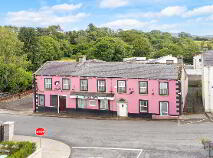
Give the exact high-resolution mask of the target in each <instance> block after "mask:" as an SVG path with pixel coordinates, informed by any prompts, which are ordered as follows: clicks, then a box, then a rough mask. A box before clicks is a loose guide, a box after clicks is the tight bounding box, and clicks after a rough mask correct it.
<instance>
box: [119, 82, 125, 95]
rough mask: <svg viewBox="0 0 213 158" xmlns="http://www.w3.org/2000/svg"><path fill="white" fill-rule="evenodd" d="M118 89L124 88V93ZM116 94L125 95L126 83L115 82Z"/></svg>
mask: <svg viewBox="0 0 213 158" xmlns="http://www.w3.org/2000/svg"><path fill="white" fill-rule="evenodd" d="M120 88H124V91H123V90H122V91H120ZM117 92H118V93H126V81H125V80H118V81H117Z"/></svg>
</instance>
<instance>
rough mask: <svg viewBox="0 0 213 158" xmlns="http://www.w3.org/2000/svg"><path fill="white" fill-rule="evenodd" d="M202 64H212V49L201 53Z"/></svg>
mask: <svg viewBox="0 0 213 158" xmlns="http://www.w3.org/2000/svg"><path fill="white" fill-rule="evenodd" d="M203 65H204V66H213V50H211V51H207V52H205V53H203Z"/></svg>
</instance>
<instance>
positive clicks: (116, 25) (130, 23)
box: [101, 19, 147, 30]
mask: <svg viewBox="0 0 213 158" xmlns="http://www.w3.org/2000/svg"><path fill="white" fill-rule="evenodd" d="M146 25H147V23H146V22H141V21H138V20H135V19H122V20H115V21H111V22H108V23H105V24H102V25H101V27H110V28H113V29H124V30H127V29H140V28H143V27H145V26H146Z"/></svg>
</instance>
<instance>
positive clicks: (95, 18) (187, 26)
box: [0, 0, 213, 35]
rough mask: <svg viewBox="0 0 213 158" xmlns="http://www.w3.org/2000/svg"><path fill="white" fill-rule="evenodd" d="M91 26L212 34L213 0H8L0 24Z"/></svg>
mask: <svg viewBox="0 0 213 158" xmlns="http://www.w3.org/2000/svg"><path fill="white" fill-rule="evenodd" d="M90 23H92V24H94V25H95V26H98V27H110V28H112V29H114V30H117V29H123V30H127V29H136V30H141V31H144V32H147V31H151V30H161V31H164V32H171V33H178V32H187V33H190V34H192V35H213V0H32V1H27V0H6V1H2V2H1V5H0V25H14V26H30V27H47V26H49V25H60V26H61V27H62V29H63V30H64V31H71V30H81V29H86V28H87V26H88V24H90Z"/></svg>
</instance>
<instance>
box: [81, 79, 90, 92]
mask: <svg viewBox="0 0 213 158" xmlns="http://www.w3.org/2000/svg"><path fill="white" fill-rule="evenodd" d="M80 90H81V91H88V80H87V79H81V80H80Z"/></svg>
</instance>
